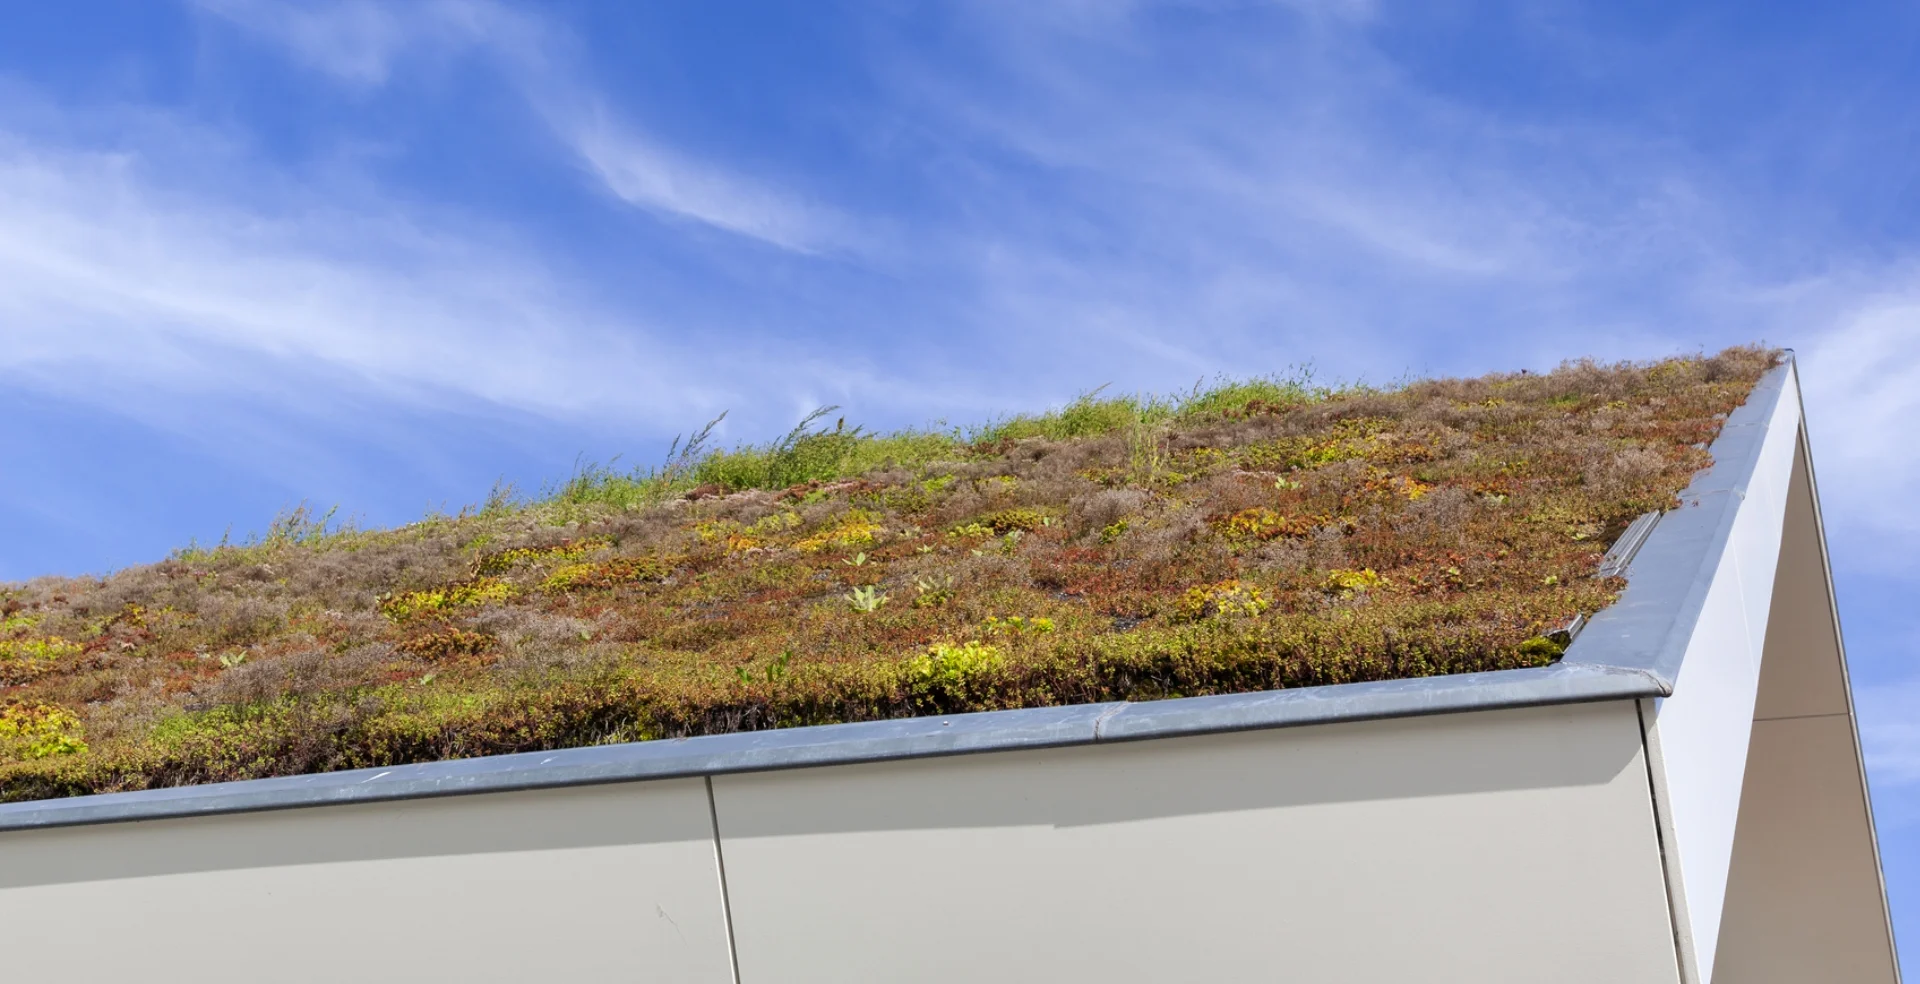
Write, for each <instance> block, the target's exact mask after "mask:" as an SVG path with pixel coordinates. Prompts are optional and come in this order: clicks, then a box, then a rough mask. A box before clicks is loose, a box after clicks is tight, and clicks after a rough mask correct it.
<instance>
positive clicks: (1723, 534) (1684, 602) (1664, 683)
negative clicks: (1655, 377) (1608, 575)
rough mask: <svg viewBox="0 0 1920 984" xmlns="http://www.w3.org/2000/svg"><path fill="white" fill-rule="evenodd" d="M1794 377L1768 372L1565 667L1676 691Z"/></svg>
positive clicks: (1789, 369)
mask: <svg viewBox="0 0 1920 984" xmlns="http://www.w3.org/2000/svg"><path fill="white" fill-rule="evenodd" d="M1793 373H1794V367H1793V363H1792V362H1787V363H1785V364H1783V365H1781V366H1778V367H1777V368H1775V369H1773V370H1772V371H1770V372H1768V373H1767V374H1766V375H1765V376H1763V377H1761V379H1760V383H1759V384H1758V385H1757V386H1755V387H1754V389H1753V393H1752V394H1751V395H1749V396H1748V397H1747V402H1745V403H1743V404H1741V405H1740V407H1739V408H1738V409H1736V410H1734V412H1733V413H1732V414H1730V415H1729V416H1728V417H1727V422H1726V424H1725V426H1723V427H1721V429H1720V436H1719V437H1718V438H1716V439H1715V440H1714V442H1713V464H1712V466H1710V467H1709V468H1707V469H1706V470H1705V471H1703V472H1701V473H1700V474H1699V475H1696V476H1694V480H1693V482H1692V483H1691V484H1689V485H1688V486H1687V488H1686V489H1685V490H1684V491H1682V492H1681V493H1680V506H1679V507H1678V508H1676V509H1672V510H1669V511H1667V512H1665V513H1662V514H1661V516H1660V521H1659V522H1658V523H1657V524H1655V525H1654V528H1653V532H1652V533H1650V534H1649V535H1648V536H1647V539H1646V542H1645V543H1644V544H1643V545H1642V546H1641V547H1640V549H1639V551H1638V552H1636V553H1635V555H1634V557H1633V561H1632V563H1631V564H1630V565H1628V569H1627V574H1628V577H1627V589H1626V590H1625V591H1623V592H1621V595H1620V599H1619V600H1618V601H1615V602H1614V603H1613V604H1612V605H1611V606H1609V607H1607V608H1606V609H1604V610H1602V611H1601V612H1600V613H1598V614H1596V615H1595V616H1594V617H1593V619H1592V620H1591V621H1590V622H1588V624H1587V626H1586V628H1585V629H1584V630H1583V631H1582V632H1581V633H1580V637H1579V638H1578V639H1576V640H1574V642H1573V645H1571V646H1569V647H1568V648H1567V652H1566V656H1565V660H1564V661H1565V662H1567V663H1579V664H1587V665H1594V666H1612V667H1617V668H1620V669H1633V670H1640V671H1642V672H1645V673H1647V674H1648V675H1649V676H1651V677H1652V678H1653V679H1655V680H1657V681H1659V683H1660V687H1661V689H1660V691H1659V692H1658V693H1657V694H1650V695H1647V696H1659V697H1665V696H1667V695H1668V694H1671V693H1672V692H1673V682H1674V680H1675V679H1677V678H1678V677H1679V675H1680V661H1681V659H1682V658H1684V657H1685V656H1686V652H1687V643H1688V641H1689V640H1690V639H1692V638H1693V627H1694V625H1695V624H1696V623H1697V622H1699V620H1700V610H1701V608H1702V607H1703V606H1704V605H1705V604H1706V601H1707V589H1708V587H1709V586H1711V584H1712V583H1713V575H1714V572H1715V571H1717V570H1718V569H1719V567H1720V558H1721V556H1722V555H1723V554H1725V553H1726V549H1727V540H1728V538H1729V537H1730V536H1732V534H1733V520H1734V517H1735V516H1736V515H1738V513H1739V511H1740V505H1741V503H1743V502H1745V501H1746V496H1747V487H1748V486H1749V485H1750V484H1751V483H1752V481H1753V475H1754V470H1755V469H1756V468H1758V467H1759V464H1760V449H1761V447H1762V446H1763V445H1764V444H1765V443H1766V437H1767V425H1768V423H1769V422H1770V421H1772V420H1773V416H1774V411H1775V409H1776V408H1777V407H1778V406H1779V403H1780V398H1781V396H1782V394H1783V393H1785V392H1786V387H1787V383H1788V382H1789V381H1790V380H1792V379H1793ZM1797 391H1798V387H1797V386H1796V392H1797Z"/></svg>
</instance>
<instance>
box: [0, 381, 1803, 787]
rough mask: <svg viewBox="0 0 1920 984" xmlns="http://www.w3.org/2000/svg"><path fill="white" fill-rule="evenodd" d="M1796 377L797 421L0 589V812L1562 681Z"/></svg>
mask: <svg viewBox="0 0 1920 984" xmlns="http://www.w3.org/2000/svg"><path fill="white" fill-rule="evenodd" d="M1775 361H1776V355H1775V353H1773V352H1770V351H1766V350H1760V349H1733V350H1729V351H1727V352H1723V353H1721V354H1720V355H1717V356H1713V357H1707V358H1682V359H1673V360H1668V361H1664V362H1659V363H1654V364H1650V365H1615V366H1600V365H1596V364H1593V363H1588V362H1581V363H1574V364H1570V365H1567V366H1565V367H1562V368H1561V369H1559V370H1557V371H1555V372H1553V373H1550V374H1547V375H1527V374H1520V375H1502V376H1489V377H1486V378H1482V379H1470V380H1438V381H1430V382H1420V383H1414V384H1411V385H1408V386H1405V387H1402V388H1399V389H1394V390H1390V391H1388V390H1372V389H1348V390H1340V391H1327V390H1314V389H1312V388H1310V387H1306V386H1303V385H1300V384H1297V383H1276V382H1273V381H1255V382H1252V383H1229V384H1224V385H1222V386H1220V387H1217V388H1215V389H1212V390H1207V391H1204V392H1196V393H1194V394H1191V395H1189V396H1187V397H1185V398H1183V399H1180V400H1174V401H1156V400H1141V399H1138V398H1119V399H1110V400H1100V399H1096V398H1094V397H1092V396H1089V397H1086V398H1082V399H1081V400H1078V401H1076V402H1075V403H1074V404H1072V405H1070V406H1069V407H1067V408H1066V409H1064V410H1062V411H1059V412H1056V413H1054V414H1050V415H1046V416H1042V417H1021V418H1014V419H1011V420H1006V421H1002V422H999V423H996V424H994V425H991V426H988V427H984V428H981V429H979V430H977V431H974V432H970V433H964V434H963V433H959V432H954V433H950V434H943V433H935V432H923V431H916V432H905V433H901V434H891V435H868V434H865V433H864V432H862V431H860V430H859V429H857V428H855V429H853V430H847V429H845V428H844V426H838V427H835V428H834V429H832V430H830V431H829V430H820V431H811V432H810V431H807V430H806V429H805V428H804V427H803V428H797V429H796V430H795V432H794V433H793V434H790V435H788V437H787V438H785V439H783V440H782V441H781V442H779V443H777V444H775V445H770V446H767V447H763V448H743V449H735V450H728V451H715V452H706V453H704V454H694V453H691V452H689V453H687V454H683V455H682V458H681V459H677V460H676V462H674V463H670V465H669V467H668V468H666V469H663V470H661V471H657V472H647V473H636V474H635V475H632V476H621V475H615V474H612V473H609V472H604V471H601V472H583V473H582V474H581V475H578V476H576V477H575V478H574V479H573V480H572V481H570V482H569V483H567V484H566V485H565V486H563V487H561V488H560V489H558V490H556V492H555V493H554V494H552V495H549V496H546V497H543V498H540V499H538V500H535V501H528V502H513V501H510V500H508V499H507V498H504V497H496V498H495V499H494V500H493V501H490V502H489V504H488V506H487V507H486V508H484V509H481V510H478V511H475V512H472V513H468V514H463V515H462V516H460V517H454V518H448V517H441V518H436V519H432V520H428V521H425V522H422V523H417V524H414V525H411V526H407V527H403V528H400V529H395V530H386V531H330V530H328V529H327V527H326V525H325V523H324V521H322V522H321V523H319V524H318V525H315V524H314V523H312V522H310V521H309V520H308V519H307V517H305V516H304V515H303V514H296V515H295V516H294V517H293V519H292V520H291V521H289V522H288V523H286V524H285V525H283V526H276V528H275V531H274V533H272V534H270V535H269V536H268V537H267V538H265V539H264V540H261V541H259V542H256V543H253V544H249V545H246V546H239V547H234V546H222V547H219V548H215V549H211V550H198V549H190V550H186V551H182V552H180V553H179V554H177V555H175V556H174V557H172V558H170V559H168V560H166V561H163V562H161V563H158V564H152V565H147V566H143V567H135V568H130V569H127V570H124V571H120V572H118V573H115V574H112V575H110V576H108V577H105V578H75V579H58V578H47V579H41V580H38V581H32V582H28V583H25V584H16V585H4V586H0V717H4V718H5V721H7V722H11V723H9V724H8V725H7V727H9V728H11V729H13V730H12V731H10V732H9V734H13V735H16V736H25V737H15V738H13V739H10V742H11V743H10V744H5V745H3V746H0V748H4V749H12V751H10V752H7V753H6V756H5V757H0V799H5V800H17V799H31V798H37V797H47V796H61V795H74V794H81V793H89V792H99V791H109V790H121V789H138V788H145V787H151V786H163V785H177V784H184V783H196V782H211V781H219V780H226V779H242V778H253V777H260V776H270V775H285V774H294V773H301V772H311V771H325V770H333V769H342V768H351V767H358V766H376V765H393V764H398V763H405V762H417V761H427V760H434V759H442V758H449V757H460V756H471V755H485V754H495V753H503V752H516V751H527V750H535V749H549V748H560V747H569V746H579V745H589V744H596V743H603V742H614V741H634V740H643V739H650V738H658V737H666V736H678V735H690V734H706V733H716V732H725V731H734V730H746V729H758V728H774V727H787V726H794V725H804V724H818V723H828V722H838V721H857V720H869V719H876V718H887V717H898V716H907V715H914V714H927V713H949V712H959V711H970V710H986V709H996V708H1010V707H1030V706H1043V705H1059V704H1072V703H1082V702H1089V701H1103V700H1121V699H1124V700H1147V699H1155V698H1163V697H1176V696H1188V695H1198V694H1213V693H1226V692H1234V691H1249V690H1263V689H1273V688H1283V687H1303V686H1316V685H1323V684H1335V683H1345V682H1350V681H1360V680H1378V679H1385V678H1392V677H1408V676H1423V675H1430V674H1440V673H1454V672H1466V671H1475V670H1491V669H1502V668H1511V667H1519V666H1532V665H1539V664H1542V663H1545V662H1548V661H1550V660H1551V659H1553V658H1555V655H1554V654H1555V652H1556V651H1557V650H1556V647H1553V646H1551V645H1547V644H1544V641H1543V640H1542V639H1541V637H1542V636H1543V635H1544V634H1546V633H1549V632H1551V631H1552V630H1553V629H1554V628H1556V627H1558V626H1560V625H1562V624H1564V623H1565V622H1567V621H1568V620H1570V619H1571V618H1572V617H1573V616H1574V615H1576V614H1579V613H1591V612H1593V611H1596V610H1598V609H1599V608H1602V607H1604V606H1605V605H1607V604H1609V603H1610V602H1611V601H1612V600H1613V598H1614V596H1615V594H1616V593H1617V591H1618V590H1619V588H1620V586H1621V585H1620V583H1619V582H1617V581H1602V580H1598V579H1596V578H1595V577H1594V576H1593V574H1594V570H1595V568H1596V565H1597V562H1598V560H1599V558H1600V556H1601V555H1602V554H1603V553H1604V551H1605V549H1606V547H1607V545H1608V544H1609V543H1610V542H1611V541H1612V539H1613V538H1614V537H1615V536H1617V535H1618V534H1619V532H1620V531H1621V530H1622V529H1623V528H1624V527H1625V526H1626V524H1627V523H1628V522H1629V521H1630V520H1631V519H1632V518H1633V517H1634V516H1636V515H1638V514H1640V513H1642V512H1646V511H1648V510H1652V509H1660V508H1665V507H1667V506H1670V505H1671V504H1672V503H1673V502H1674V499H1675V496H1676V494H1677V493H1678V492H1679V491H1680V490H1681V489H1682V488H1683V487H1685V485H1686V484H1687V482H1688V480H1689V479H1690V477H1691V476H1692V475H1693V474H1694V472H1696V471H1697V470H1698V469H1700V468H1702V467H1704V466H1705V465H1706V464H1708V460H1709V459H1708V455H1707V453H1706V452H1705V451H1704V450H1703V448H1704V447H1705V445H1706V443H1707V442H1709V441H1710V440H1712V438H1713V437H1714V436H1715V434H1716V433H1717V432H1718V430H1719V427H1720V424H1721V421H1722V420H1723V419H1724V417H1725V415H1726V414H1727V413H1728V412H1730V411H1731V410H1733V409H1734V408H1735V407H1736V406H1738V405H1739V403H1740V402H1741V401H1742V400H1744V399H1745V398H1746V396H1747V394H1748V393H1749V392H1750V390H1751V388H1752V386H1753V385H1754V383H1755V382H1756V381H1757V379H1758V378H1759V376H1760V375H1761V373H1762V372H1764V371H1765V370H1766V369H1767V368H1768V367H1770V366H1771V365H1773V364H1774V363H1775ZM35 729H37V730H35Z"/></svg>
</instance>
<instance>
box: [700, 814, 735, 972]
mask: <svg viewBox="0 0 1920 984" xmlns="http://www.w3.org/2000/svg"><path fill="white" fill-rule="evenodd" d="M702 781H703V782H705V783H706V784H707V819H708V821H709V822H711V823H712V825H713V867H714V869H715V870H716V871H717V872H719V875H720V914H721V916H722V917H724V923H725V925H726V928H727V964H728V967H729V968H730V969H731V970H732V971H733V984H740V947H739V945H738V944H736V943H735V942H734V938H733V897H732V896H731V895H729V894H728V892H727V856H726V852H724V851H723V850H721V848H720V806H719V803H718V801H717V800H716V799H715V798H714V795H713V777H712V776H704V777H702Z"/></svg>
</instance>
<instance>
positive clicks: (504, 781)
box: [0, 353, 1795, 831]
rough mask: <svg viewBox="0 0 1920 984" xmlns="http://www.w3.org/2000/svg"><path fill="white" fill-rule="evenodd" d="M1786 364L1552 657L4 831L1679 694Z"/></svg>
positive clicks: (366, 785)
mask: <svg viewBox="0 0 1920 984" xmlns="http://www.w3.org/2000/svg"><path fill="white" fill-rule="evenodd" d="M1794 372H1795V369H1794V362H1793V358H1792V355H1791V353H1789V354H1788V357H1787V361H1786V362H1784V363H1783V364H1781V365H1780V366H1777V367H1775V368H1774V369H1772V370H1771V371H1769V372H1768V373H1767V374H1766V375H1765V376H1763V377H1762V378H1761V380H1760V382H1759V383H1758V384H1757V385H1756V386H1755V387H1754V389H1753V392H1752V394H1751V395H1750V396H1748V398H1747V401H1746V403H1744V404H1742V405H1741V406H1740V407H1739V408H1738V409H1736V410H1735V411H1734V412H1733V413H1732V414H1730V415H1729V416H1728V418H1727V421H1726V423H1725V424H1724V425H1723V426H1722V428H1721V431H1720V435H1719V437H1718V438H1717V439H1715V441H1714V442H1713V447H1712V451H1713V457H1714V463H1713V465H1712V466H1711V467H1710V468H1708V469H1707V470H1705V471H1703V472H1701V473H1700V474H1699V475H1697V476H1695V477H1694V480H1693V482H1692V483H1691V484H1690V485H1688V486H1687V488H1686V490H1685V491H1683V492H1681V494H1680V499H1681V506H1680V508H1678V509H1675V510H1672V511H1670V512H1667V513H1664V514H1660V515H1659V516H1658V517H1657V518H1654V517H1652V516H1651V514H1650V516H1643V517H1641V518H1640V519H1639V520H1635V521H1634V523H1633V525H1632V526H1629V527H1628V530H1627V532H1626V533H1624V534H1622V536H1621V538H1620V540H1619V541H1618V542H1616V544H1615V546H1614V548H1613V549H1612V550H1609V551H1608V556H1607V560H1606V563H1608V564H1609V565H1611V567H1610V569H1612V570H1618V571H1623V572H1626V573H1628V574H1629V575H1630V577H1629V582H1628V585H1627V589H1626V590H1625V591H1624V592H1622V593H1621V596H1620V599H1619V600H1618V601H1616V602H1615V603H1614V604H1613V605H1612V606H1611V607H1609V608H1607V609H1605V610H1604V611H1601V612H1600V613H1599V614H1597V615H1595V616H1594V617H1593V619H1592V620H1591V621H1589V622H1587V623H1586V625H1585V627H1584V629H1583V630H1582V631H1581V632H1580V633H1579V636H1578V638H1577V639H1576V640H1575V641H1574V642H1573V644H1572V645H1570V646H1569V647H1568V649H1567V651H1566V654H1565V656H1564V657H1563V658H1562V659H1561V660H1560V661H1559V662H1557V663H1554V664H1552V665H1550V666H1544V667H1535V668H1529V669H1518V670H1496V671H1490V672H1482V673H1462V674H1453V675H1448V676H1435V677H1418V678H1414V679H1405V680H1383V681H1376V682H1368V683H1350V684H1337V685H1331V686H1322V687H1302V688H1299V689H1295V690H1269V691H1261V692H1257V693H1246V694H1226V695H1221V696H1214V697H1185V698H1176V699H1171V700H1158V701H1143V702H1139V703H1133V702H1125V701H1121V702H1110V703H1101V704H1079V705H1074V706H1071V707H1036V708H1026V709H1021V710H1011V711H986V712H981V713H975V714H956V715H948V716H945V717H919V718H904V719H899V720H891V721H867V722H859V723H854V724H830V725H819V726H814V727H805V728H783V729H778V730H772V731H752V732H740V733H735V734H724V735H703V736H700V737H696V738H676V739H660V740H655V741H646V742H635V743H631V744H623V745H603V746H597V747H590V748H571V749H562V750H559V751H551V752H523V753H519V754H514V755H494V756H487V757H483V758H471V759H453V760H449V761H440V762H426V763H420V764H417V765H405V766H395V767H391V768H380V769H355V770H350V771H343V772H328V773H319V774H315V775H302V776H284V777H277V778H271V779H251V780H246V781H241V782H225V783H211V784H206V785H198V786H178V787H169V788H163V789H148V790H141V791H138V792H128V793H105V794H99V795H93V796H77V797H72V798H69V799H53V800H34V801H29V802H24V803H7V804H0V831H6V830H28V829H39V828H49V827H67V826H78V825H83V824H98V823H116V822H125V821H133V820H158V819H164V818H172V817H193V816H203V815H210V814H222V813H241V812H253V811H261V810H278V809H290V808H296V807H304V806H322V805H329V804H346V803H369V802H379V801H385V800H401V799H416V798H420V797H427V796H445V795H457V794H463V793H485V792H508V791H514V790H529V789H546V788H553V787H562V786H581V785H592V784H599V783H609V782H623V781H633V780H642V779H669V778H689V777H699V776H713V775H722V774H726V773H734V772H760V771H768V770H773V769H790V768H803V767H807V766H821V765H849V764H855V763H862V762H882V761H890V760H896V759H914V758H932V757H936V756H945V755H960V754H966V753H972V752H985V751H1010V750H1016V749H1041V748H1058V747H1063V746H1071V745H1091V744H1097V743H1102V742H1109V741H1135V740H1142V739H1149V738H1167V737H1176V736H1182V735H1201V734H1215V733H1220V732H1228V731H1248V730H1256V729H1263V728H1282V727H1291V726H1297V725H1305V724H1327V723H1333V722H1339V721H1363V720H1372V719H1378V718H1393V717H1413V716H1419V715H1427V714H1441V713H1449V712H1459V711H1478V710H1496V709H1502V708H1515V707H1531V706H1538V705H1542V704H1570V703H1582V702H1587V701H1596V700H1615V699H1632V698H1639V697H1665V696H1667V695H1669V694H1671V693H1672V692H1673V681H1674V678H1675V677H1676V676H1677V675H1678V673H1679V670H1680V660H1681V658H1682V657H1683V656H1684V655H1685V652H1686V646H1687V642H1688V640H1689V639H1690V638H1691V637H1692V634H1693V628H1694V625H1695V624H1696V623H1697V622H1698V621H1699V617H1700V611H1701V608H1702V606H1703V604H1704V603H1705V601H1706V593H1707V587H1708V584H1709V582H1710V581H1711V580H1712V578H1713V573H1714V571H1715V569H1716V568H1717V567H1718V566H1719V562H1720V557H1721V554H1722V553H1724V552H1725V550H1726V546H1727V540H1728V537H1729V535H1730V533H1731V531H1732V528H1733V520H1734V517H1735V515H1736V514H1737V513H1738V511H1739V506H1740V503H1741V502H1742V501H1744V499H1745V497H1746V490H1747V485H1748V483H1749V482H1750V481H1751V480H1752V477H1753V474H1754V470H1755V468H1756V466H1757V465H1758V462H1759V454H1760V448H1761V445H1762V443H1763V440H1764V438H1765V436H1766V430H1767V425H1768V422H1769V421H1771V420H1772V419H1773V413H1774V409H1775V407H1776V405H1777V404H1778V403H1779V401H1780V399H1781V397H1782V395H1783V394H1784V393H1785V392H1786V387H1787V383H1788V380H1789V379H1791V378H1793V375H1794Z"/></svg>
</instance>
